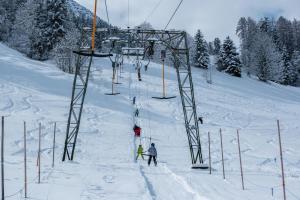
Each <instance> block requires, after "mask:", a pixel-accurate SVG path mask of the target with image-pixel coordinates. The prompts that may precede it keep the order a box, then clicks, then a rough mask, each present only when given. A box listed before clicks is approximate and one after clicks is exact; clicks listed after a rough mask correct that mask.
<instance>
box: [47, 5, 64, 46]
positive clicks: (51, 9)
mask: <svg viewBox="0 0 300 200" xmlns="http://www.w3.org/2000/svg"><path fill="white" fill-rule="evenodd" d="M47 11H48V19H49V23H50V27H49V28H50V32H51V38H50V41H51V48H53V46H54V45H55V44H56V43H57V42H59V41H60V40H61V39H62V38H63V37H64V35H65V33H66V30H65V20H66V18H67V7H66V1H65V0H48V3H47Z"/></svg>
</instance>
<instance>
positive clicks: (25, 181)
mask: <svg viewBox="0 0 300 200" xmlns="http://www.w3.org/2000/svg"><path fill="white" fill-rule="evenodd" d="M24 195H25V198H27V147H26V122H25V121H24Z"/></svg>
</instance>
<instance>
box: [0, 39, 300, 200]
mask: <svg viewBox="0 0 300 200" xmlns="http://www.w3.org/2000/svg"><path fill="white" fill-rule="evenodd" d="M93 66H94V67H93V69H92V71H93V73H92V77H91V81H90V84H89V88H88V95H87V99H86V103H85V107H84V111H83V117H82V124H81V129H80V134H79V136H78V144H77V147H76V153H75V160H74V161H73V162H69V161H68V162H65V163H63V162H61V157H62V149H63V143H64V137H65V130H66V120H67V114H68V111H69V103H70V95H71V85H72V80H73V76H72V75H68V74H65V73H63V72H61V71H60V70H58V69H57V68H56V67H55V66H54V65H53V63H51V62H38V61H33V60H30V59H28V58H26V57H24V56H23V55H22V54H20V53H17V52H16V51H14V50H11V49H9V48H8V47H6V46H4V45H2V44H0V93H1V98H0V115H3V116H6V118H5V136H6V138H5V195H6V196H9V198H7V199H21V198H22V196H23V194H24V193H23V188H24V187H23V185H24V184H23V179H24V178H23V177H24V175H23V173H24V172H23V171H24V169H23V164H24V161H23V159H24V158H23V150H24V148H23V121H26V125H27V131H28V132H27V153H28V179H29V180H28V184H29V185H28V196H29V197H30V199H45V200H46V199H48V200H51V199H53V200H54V199H55V200H58V199H73V200H76V199H82V200H84V199H93V200H95V199H120V200H121V199H130V200H131V199H133V200H134V199H139V200H140V199H142V200H151V199H155V200H160V199H162V200H171V199H172V200H175V199H194V200H198V199H199V200H200V199H201V200H227V199H228V200H229V199H230V200H241V199H247V200H248V199H249V200H257V199H264V200H268V199H270V200H271V199H282V189H281V171H280V159H279V148H278V135H277V124H276V120H277V119H280V124H281V128H282V130H281V131H282V141H283V156H284V167H285V175H286V187H287V199H289V200H296V199H300V190H299V188H300V158H299V155H300V150H299V148H298V146H299V144H300V137H299V130H300V125H299V117H300V89H299V88H295V87H288V86H281V85H278V84H274V83H262V82H259V81H257V80H256V78H255V77H247V76H246V75H244V77H243V78H235V77H232V76H229V75H226V74H223V73H220V72H217V71H216V70H213V74H212V84H207V83H206V79H205V72H204V71H203V70H201V69H193V79H194V85H195V95H196V102H197V106H198V115H199V116H202V117H203V119H204V124H203V125H201V126H200V132H201V140H202V149H203V156H204V159H205V162H206V163H208V160H207V158H208V142H207V132H208V131H210V133H211V139H212V144H211V149H212V168H213V170H212V175H210V174H209V172H208V171H201V170H195V169H191V162H190V155H189V149H188V144H187V137H186V133H185V129H184V121H183V116H182V108H181V102H180V98H179V97H177V98H176V99H171V100H167V101H159V100H155V99H152V98H151V97H152V96H158V95H161V92H162V91H161V90H162V88H161V66H160V65H159V64H154V63H151V64H150V65H149V67H148V71H147V72H144V71H142V79H143V81H142V82H139V81H137V75H136V73H135V71H134V67H133V65H132V64H130V62H128V61H127V64H126V65H125V66H124V67H125V68H124V73H123V74H122V76H123V78H121V79H120V81H121V82H122V83H123V84H121V85H116V90H117V91H118V92H120V93H121V95H118V96H105V95H104V93H106V92H110V89H111V75H112V70H111V67H110V66H111V64H110V61H109V60H107V59H95V61H94V65H93ZM166 78H167V80H166V85H167V95H172V96H173V95H177V96H178V95H179V92H178V86H177V80H176V74H175V70H174V69H173V68H171V67H166ZM133 96H136V98H137V107H138V108H139V109H140V117H139V119H138V120H137V123H138V124H139V125H140V126H141V127H142V136H143V137H142V138H141V140H140V139H139V138H134V137H133V131H132V127H133V121H134V119H133V112H134V110H135V107H134V106H133V105H132V102H131V99H132V97H133ZM54 122H57V144H56V151H55V155H56V159H55V167H54V168H52V166H51V164H52V163H51V162H52V149H51V148H52V140H53V123H54ZM38 123H41V124H42V158H41V170H42V171H41V184H38V183H37V166H36V158H37V147H38ZM220 128H221V129H222V133H223V144H224V158H225V172H226V180H223V178H222V166H221V153H220V140H219V129H220ZM236 129H239V131H240V138H241V150H242V160H243V168H244V175H245V188H246V190H245V191H243V190H242V189H241V182H240V171H239V160H238V152H237V148H238V147H237V140H236ZM149 137H151V138H152V141H153V142H155V144H156V146H157V150H158V166H157V167H155V166H153V165H151V166H150V167H148V166H147V163H146V161H143V160H138V161H135V159H134V157H135V151H136V149H137V145H138V144H139V143H140V141H141V143H142V144H143V146H144V149H147V148H148V147H149V139H148V138H149ZM271 188H273V190H274V196H273V197H272V196H271Z"/></svg>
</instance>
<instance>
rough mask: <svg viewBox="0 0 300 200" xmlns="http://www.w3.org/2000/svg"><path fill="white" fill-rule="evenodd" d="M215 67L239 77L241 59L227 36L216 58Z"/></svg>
mask: <svg viewBox="0 0 300 200" xmlns="http://www.w3.org/2000/svg"><path fill="white" fill-rule="evenodd" d="M217 65H218V67H217V69H218V70H219V71H223V70H225V72H226V73H228V74H231V75H233V76H237V77H241V61H240V58H239V54H238V52H237V51H236V47H235V45H234V43H233V41H232V40H231V39H230V38H229V36H228V37H227V38H226V39H225V40H224V43H223V45H222V48H221V52H220V55H219V57H218V60H217Z"/></svg>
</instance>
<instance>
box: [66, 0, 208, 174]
mask: <svg viewBox="0 0 300 200" xmlns="http://www.w3.org/2000/svg"><path fill="white" fill-rule="evenodd" d="M96 5H97V0H95V12H94V22H93V28H92V29H86V30H85V31H86V32H88V31H90V30H91V31H92V47H91V48H90V47H87V46H86V45H87V44H85V43H84V42H83V43H82V47H81V48H80V49H79V50H78V51H74V53H75V54H76V55H77V62H76V71H75V75H74V82H73V90H72V97H71V103H70V111H69V118H68V124H67V132H66V139H65V148H64V154H63V161H65V159H66V157H67V158H68V159H69V160H73V158H74V151H75V146H76V140H77V136H78V132H79V127H80V119H81V114H82V109H83V104H84V99H85V95H86V91H87V85H88V80H89V73H90V67H91V64H92V60H93V57H109V56H112V54H111V52H112V51H110V53H104V54H101V53H96V52H95V33H96ZM116 31H117V33H115V34H117V35H118V37H119V38H121V39H122V40H123V43H126V44H128V48H135V49H137V48H142V49H144V55H145V57H147V56H146V55H147V54H150V56H149V57H150V58H151V54H152V55H153V51H154V43H155V42H157V43H160V44H161V45H163V46H164V47H165V49H166V50H167V51H168V52H169V53H170V54H171V55H172V61H173V64H174V67H175V69H176V74H177V80H178V87H179V92H180V96H181V102H182V109H183V115H184V122H185V129H186V133H187V138H188V143H189V149H190V155H191V161H192V167H195V168H197V166H200V167H199V168H202V167H201V164H203V158H202V149H201V141H200V132H199V124H198V117H197V108H196V103H195V96H194V86H193V79H192V73H191V65H190V57H189V48H188V44H187V34H186V32H185V31H175V30H174V31H169V30H142V29H139V28H137V29H129V28H128V29H117V30H116ZM109 34H110V30H109V31H107V35H108V36H109ZM107 39H108V38H104V40H103V41H105V40H107ZM82 41H84V40H82ZM116 45H118V44H116ZM119 48H120V47H119Z"/></svg>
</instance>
